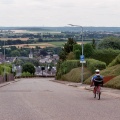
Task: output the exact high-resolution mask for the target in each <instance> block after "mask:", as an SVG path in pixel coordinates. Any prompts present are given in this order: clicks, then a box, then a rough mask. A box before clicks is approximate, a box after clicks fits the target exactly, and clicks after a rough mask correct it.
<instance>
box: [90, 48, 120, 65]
mask: <svg viewBox="0 0 120 120" xmlns="http://www.w3.org/2000/svg"><path fill="white" fill-rule="evenodd" d="M119 54H120V50H114V49H101V50H94V52H93V54H92V56H91V58H93V59H96V60H100V61H103V62H105V63H106V65H108V64H110V63H111V62H112V61H113V60H114V59H115V58H116V56H118V55H119Z"/></svg>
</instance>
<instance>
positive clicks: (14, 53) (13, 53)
mask: <svg viewBox="0 0 120 120" xmlns="http://www.w3.org/2000/svg"><path fill="white" fill-rule="evenodd" d="M10 54H11V56H12V57H16V56H20V52H19V51H18V50H13V51H12V52H11V53H10Z"/></svg>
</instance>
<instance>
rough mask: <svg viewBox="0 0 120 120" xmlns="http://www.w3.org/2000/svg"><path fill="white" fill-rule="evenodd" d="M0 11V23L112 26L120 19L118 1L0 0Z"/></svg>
mask: <svg viewBox="0 0 120 120" xmlns="http://www.w3.org/2000/svg"><path fill="white" fill-rule="evenodd" d="M3 11H4V12H3ZM0 13H1V16H0V26H4V25H5V26H7V25H9V26H11V25H13V26H22V25H24V26H25V25H27V26H32V25H34V26H35V25H36V26H41V25H44V26H62V25H63V26H64V25H67V24H68V23H72V24H80V25H84V26H86V25H87V26H94V25H95V26H108V25H114V26H116V25H118V23H119V21H120V17H119V14H120V1H119V0H0ZM112 20H113V21H114V23H113V22H112ZM119 24H120V23H119ZM119 26H120V25H119Z"/></svg>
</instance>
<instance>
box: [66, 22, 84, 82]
mask: <svg viewBox="0 0 120 120" xmlns="http://www.w3.org/2000/svg"><path fill="white" fill-rule="evenodd" d="M68 25H70V26H73V27H81V29H82V31H81V33H82V57H83V60H82V62H81V63H82V69H81V83H82V84H83V63H84V62H83V61H84V53H83V47H84V46H83V27H82V26H80V25H73V24H68Z"/></svg>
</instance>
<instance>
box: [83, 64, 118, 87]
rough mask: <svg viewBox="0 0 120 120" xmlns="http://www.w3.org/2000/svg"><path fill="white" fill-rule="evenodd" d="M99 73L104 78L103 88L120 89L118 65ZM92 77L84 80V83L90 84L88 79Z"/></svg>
mask: <svg viewBox="0 0 120 120" xmlns="http://www.w3.org/2000/svg"><path fill="white" fill-rule="evenodd" d="M100 73H101V75H102V76H103V77H104V81H105V84H104V86H106V87H111V88H117V89H120V64H117V65H115V66H112V67H107V68H106V69H104V70H102V71H101V72H100ZM92 76H93V75H92ZM92 76H90V77H89V78H88V79H86V80H85V81H84V83H85V84H90V79H91V77H92Z"/></svg>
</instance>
